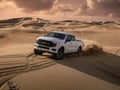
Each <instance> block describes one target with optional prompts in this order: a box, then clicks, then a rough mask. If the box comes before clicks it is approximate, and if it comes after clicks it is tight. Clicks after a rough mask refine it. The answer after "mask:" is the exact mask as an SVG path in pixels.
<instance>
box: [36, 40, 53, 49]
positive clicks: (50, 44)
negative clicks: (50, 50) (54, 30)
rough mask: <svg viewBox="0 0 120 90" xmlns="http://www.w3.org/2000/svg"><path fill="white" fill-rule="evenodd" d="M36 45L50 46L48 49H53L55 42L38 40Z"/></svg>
mask: <svg viewBox="0 0 120 90" xmlns="http://www.w3.org/2000/svg"><path fill="white" fill-rule="evenodd" d="M36 43H37V44H39V45H42V46H48V47H52V46H53V42H51V41H46V40H41V39H39V40H37V42H36Z"/></svg>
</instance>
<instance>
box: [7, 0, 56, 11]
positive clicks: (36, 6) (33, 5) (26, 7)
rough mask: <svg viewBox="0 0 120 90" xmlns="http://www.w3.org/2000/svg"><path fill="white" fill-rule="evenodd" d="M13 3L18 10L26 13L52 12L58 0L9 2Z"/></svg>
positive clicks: (16, 0)
mask: <svg viewBox="0 0 120 90" xmlns="http://www.w3.org/2000/svg"><path fill="white" fill-rule="evenodd" d="M7 1H12V2H14V3H15V4H16V6H17V7H18V8H22V9H23V11H24V12H34V11H41V10H50V9H51V8H52V7H53V5H54V2H55V1H56V0H7Z"/></svg>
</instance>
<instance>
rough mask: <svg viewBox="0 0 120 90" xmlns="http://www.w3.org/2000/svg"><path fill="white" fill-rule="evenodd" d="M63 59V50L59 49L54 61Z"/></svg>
mask: <svg viewBox="0 0 120 90" xmlns="http://www.w3.org/2000/svg"><path fill="white" fill-rule="evenodd" d="M63 57H64V51H63V49H59V50H58V53H57V54H54V58H55V59H56V60H61V59H63Z"/></svg>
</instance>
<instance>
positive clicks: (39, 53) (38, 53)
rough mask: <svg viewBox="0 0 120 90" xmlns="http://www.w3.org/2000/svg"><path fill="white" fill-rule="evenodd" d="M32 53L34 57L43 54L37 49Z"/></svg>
mask: <svg viewBox="0 0 120 90" xmlns="http://www.w3.org/2000/svg"><path fill="white" fill-rule="evenodd" d="M34 53H35V54H36V55H42V54H43V52H42V51H40V50H37V49H34Z"/></svg>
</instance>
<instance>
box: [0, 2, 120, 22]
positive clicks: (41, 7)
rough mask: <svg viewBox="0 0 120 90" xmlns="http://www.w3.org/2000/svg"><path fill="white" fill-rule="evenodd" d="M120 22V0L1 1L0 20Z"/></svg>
mask: <svg viewBox="0 0 120 90" xmlns="http://www.w3.org/2000/svg"><path fill="white" fill-rule="evenodd" d="M16 17H39V18H43V19H49V20H67V19H75V20H83V21H91V20H92V21H94V20H95V21H103V20H110V21H111V20H117V21H120V0H0V19H8V18H16Z"/></svg>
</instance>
